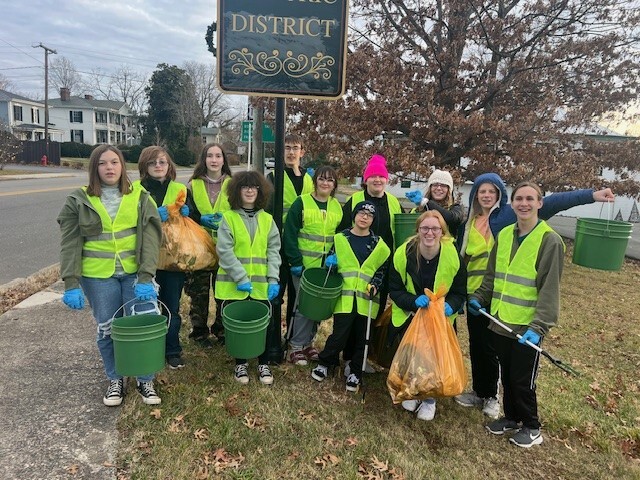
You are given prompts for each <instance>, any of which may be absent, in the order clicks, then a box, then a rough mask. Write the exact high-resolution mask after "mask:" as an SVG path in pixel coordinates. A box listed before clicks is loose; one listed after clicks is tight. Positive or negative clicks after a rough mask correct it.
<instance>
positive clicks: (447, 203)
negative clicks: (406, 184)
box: [405, 169, 464, 238]
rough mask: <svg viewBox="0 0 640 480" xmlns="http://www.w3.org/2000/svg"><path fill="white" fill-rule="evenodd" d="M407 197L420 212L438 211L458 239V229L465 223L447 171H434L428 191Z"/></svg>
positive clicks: (408, 194) (410, 193)
mask: <svg viewBox="0 0 640 480" xmlns="http://www.w3.org/2000/svg"><path fill="white" fill-rule="evenodd" d="M405 197H407V198H408V199H409V200H411V201H412V202H413V203H415V204H416V206H417V209H416V210H418V211H420V210H423V211H425V212H426V211H429V210H437V211H438V212H440V215H442V218H444V221H445V222H447V227H448V228H449V232H450V233H451V235H452V236H453V238H455V237H456V235H457V234H458V228H460V225H461V224H462V222H463V221H464V210H463V209H462V205H460V204H459V203H455V201H454V199H453V177H452V176H451V174H450V173H449V172H447V171H446V170H438V169H436V170H434V171H433V173H432V174H431V175H430V176H429V179H428V180H427V190H426V192H425V194H424V196H423V195H422V192H421V191H420V190H412V191H410V192H407V193H405Z"/></svg>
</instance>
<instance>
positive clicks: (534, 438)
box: [509, 427, 542, 448]
mask: <svg viewBox="0 0 640 480" xmlns="http://www.w3.org/2000/svg"><path fill="white" fill-rule="evenodd" d="M509 441H510V442H511V443H513V444H514V445H517V446H518V447H522V448H530V447H533V446H534V445H540V444H541V443H542V434H541V433H540V429H539V428H536V429H533V428H527V427H522V428H521V429H520V430H518V431H517V432H516V433H515V435H513V437H511V438H510V439H509Z"/></svg>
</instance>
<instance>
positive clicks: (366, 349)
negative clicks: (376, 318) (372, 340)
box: [360, 292, 373, 403]
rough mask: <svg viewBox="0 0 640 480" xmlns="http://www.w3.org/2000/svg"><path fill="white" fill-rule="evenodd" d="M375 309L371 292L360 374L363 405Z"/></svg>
mask: <svg viewBox="0 0 640 480" xmlns="http://www.w3.org/2000/svg"><path fill="white" fill-rule="evenodd" d="M372 309H373V296H371V292H369V313H367V333H366V334H365V337H364V355H363V357H362V371H361V373H360V377H361V378H360V388H362V403H364V395H365V389H364V371H365V369H366V368H367V356H368V355H369V337H370V336H371V311H372Z"/></svg>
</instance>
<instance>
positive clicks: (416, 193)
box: [404, 190, 422, 206]
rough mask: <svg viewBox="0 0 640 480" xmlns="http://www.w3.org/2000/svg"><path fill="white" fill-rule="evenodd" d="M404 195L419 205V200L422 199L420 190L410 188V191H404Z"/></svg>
mask: <svg viewBox="0 0 640 480" xmlns="http://www.w3.org/2000/svg"><path fill="white" fill-rule="evenodd" d="M404 196H405V197H407V199H409V200H411V201H412V202H413V203H415V204H416V205H418V206H420V202H421V201H422V192H421V191H420V190H411V191H410V192H407V193H405V194H404Z"/></svg>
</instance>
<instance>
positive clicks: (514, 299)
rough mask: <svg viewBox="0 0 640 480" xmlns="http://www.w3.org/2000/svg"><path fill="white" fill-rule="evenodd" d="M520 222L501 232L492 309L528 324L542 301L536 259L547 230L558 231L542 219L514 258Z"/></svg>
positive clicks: (515, 322)
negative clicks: (514, 245)
mask: <svg viewBox="0 0 640 480" xmlns="http://www.w3.org/2000/svg"><path fill="white" fill-rule="evenodd" d="M516 225H517V224H513V225H509V226H508V227H505V228H503V229H502V231H501V232H500V233H499V234H498V251H497V252H496V274H495V279H494V283H493V297H492V299H491V313H492V314H493V315H496V314H497V315H498V316H499V317H500V319H501V320H504V321H505V322H507V323H511V324H513V325H528V324H529V323H531V321H532V320H533V317H534V315H535V312H536V305H537V303H538V289H537V287H536V276H537V274H538V271H537V270H536V261H537V259H538V252H539V251H540V245H541V244H542V239H543V237H544V235H545V234H546V233H547V232H553V233H554V234H555V232H554V231H553V229H552V228H551V227H550V226H549V225H547V223H546V222H544V221H541V222H539V223H538V225H536V227H535V228H534V229H533V230H531V232H530V233H529V234H528V235H527V237H526V238H525V239H524V241H523V242H522V244H521V245H520V246H519V247H518V250H516V254H515V255H514V256H513V259H511V250H512V246H513V241H514V236H515V230H516Z"/></svg>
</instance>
